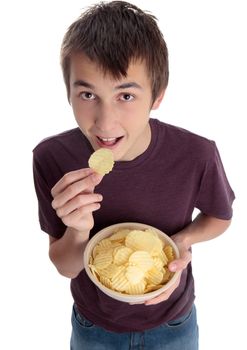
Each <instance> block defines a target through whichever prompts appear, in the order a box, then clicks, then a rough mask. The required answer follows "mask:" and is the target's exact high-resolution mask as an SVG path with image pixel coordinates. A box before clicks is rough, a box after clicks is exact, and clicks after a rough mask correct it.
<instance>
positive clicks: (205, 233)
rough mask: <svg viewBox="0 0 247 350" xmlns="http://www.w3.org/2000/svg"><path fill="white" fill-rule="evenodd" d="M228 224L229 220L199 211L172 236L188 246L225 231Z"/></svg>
mask: <svg viewBox="0 0 247 350" xmlns="http://www.w3.org/2000/svg"><path fill="white" fill-rule="evenodd" d="M230 224H231V220H221V219H217V218H215V217H212V216H207V215H205V214H202V213H200V214H199V215H198V216H197V217H196V218H195V219H194V220H193V221H192V223H191V224H190V225H188V226H187V227H185V228H184V229H183V230H181V231H180V232H178V233H176V234H175V235H173V238H174V239H175V240H176V241H180V242H181V243H183V244H184V245H185V246H186V247H187V248H189V247H191V246H192V245H193V244H195V243H199V242H204V241H208V240H211V239H213V238H216V237H217V236H219V235H221V234H222V233H223V232H225V231H226V230H227V228H228V227H229V226H230Z"/></svg>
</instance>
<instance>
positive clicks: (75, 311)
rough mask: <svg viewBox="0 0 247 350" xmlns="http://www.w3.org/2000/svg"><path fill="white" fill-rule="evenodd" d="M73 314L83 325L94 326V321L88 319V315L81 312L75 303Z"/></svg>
mask: <svg viewBox="0 0 247 350" xmlns="http://www.w3.org/2000/svg"><path fill="white" fill-rule="evenodd" d="M73 315H74V319H75V321H76V322H77V323H79V325H80V326H81V327H84V328H91V327H94V323H92V322H91V321H89V320H88V319H86V317H84V316H83V315H82V314H81V313H79V311H78V310H77V307H76V306H75V305H74V306H73Z"/></svg>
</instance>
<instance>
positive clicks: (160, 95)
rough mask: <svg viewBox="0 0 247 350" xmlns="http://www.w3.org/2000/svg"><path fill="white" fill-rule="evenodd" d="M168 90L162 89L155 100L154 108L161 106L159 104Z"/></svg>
mask: <svg viewBox="0 0 247 350" xmlns="http://www.w3.org/2000/svg"><path fill="white" fill-rule="evenodd" d="M165 92H166V90H162V91H161V93H160V94H159V96H158V97H157V98H156V100H155V101H154V103H153V105H152V108H151V109H152V110H154V109H157V108H159V105H160V104H161V102H162V100H163V98H164V95H165Z"/></svg>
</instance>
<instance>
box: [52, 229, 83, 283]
mask: <svg viewBox="0 0 247 350" xmlns="http://www.w3.org/2000/svg"><path fill="white" fill-rule="evenodd" d="M88 237H89V233H81V232H78V231H76V230H74V229H71V228H67V230H66V232H65V234H64V235H63V237H62V238H60V239H58V240H56V241H54V242H52V243H51V244H50V248H49V257H50V259H51V261H52V262H53V264H54V265H55V266H56V268H57V270H58V272H59V273H60V274H61V275H63V276H65V277H68V278H75V277H76V276H77V275H78V274H79V273H80V271H81V270H82V269H83V268H84V264H83V253H84V249H85V247H86V245H87V242H88Z"/></svg>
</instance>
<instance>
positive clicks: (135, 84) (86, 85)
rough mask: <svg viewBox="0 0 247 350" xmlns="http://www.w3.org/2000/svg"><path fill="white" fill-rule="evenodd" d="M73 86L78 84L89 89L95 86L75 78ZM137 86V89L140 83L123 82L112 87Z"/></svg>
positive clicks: (116, 88) (127, 87) (125, 87)
mask: <svg viewBox="0 0 247 350" xmlns="http://www.w3.org/2000/svg"><path fill="white" fill-rule="evenodd" d="M73 86H74V87H78V86H84V87H86V88H89V89H91V90H93V89H95V86H94V85H93V84H90V83H88V82H86V81H85V80H81V79H80V80H76V81H75V82H74V83H73ZM133 87H134V88H137V89H142V87H141V85H139V84H137V83H135V82H129V83H123V84H120V85H117V86H115V87H114V90H119V89H129V88H133Z"/></svg>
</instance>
